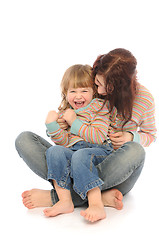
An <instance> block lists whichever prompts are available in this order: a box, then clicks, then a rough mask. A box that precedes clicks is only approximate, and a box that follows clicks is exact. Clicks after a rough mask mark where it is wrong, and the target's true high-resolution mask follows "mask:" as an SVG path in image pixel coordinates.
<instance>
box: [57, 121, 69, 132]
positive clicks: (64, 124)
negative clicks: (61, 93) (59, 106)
mask: <svg viewBox="0 0 159 240" xmlns="http://www.w3.org/2000/svg"><path fill="white" fill-rule="evenodd" d="M57 122H58V124H59V125H60V128H62V129H63V130H67V129H68V126H69V125H68V123H67V122H66V121H65V119H63V118H58V119H57Z"/></svg>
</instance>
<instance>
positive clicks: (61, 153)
mask: <svg viewBox="0 0 159 240" xmlns="http://www.w3.org/2000/svg"><path fill="white" fill-rule="evenodd" d="M112 152H113V148H112V146H111V144H109V143H106V144H104V145H98V144H91V143H88V142H85V141H80V142H78V143H76V144H75V145H73V146H72V147H71V148H66V147H63V146H52V147H50V148H49V149H48V150H47V151H46V160H47V166H48V180H55V181H56V183H57V184H58V185H59V186H60V187H62V188H65V189H68V190H70V189H71V185H72V184H73V189H74V191H75V192H76V193H77V194H78V195H79V196H80V197H81V198H82V199H83V200H84V199H85V198H86V197H87V192H88V191H89V190H91V189H93V188H95V187H101V186H102V185H103V184H104V182H103V180H102V179H100V178H99V176H98V170H97V168H96V166H97V165H98V164H100V163H102V161H104V159H105V157H106V156H108V155H109V154H111V153H112ZM71 180H73V181H71ZM51 182H52V181H51Z"/></svg>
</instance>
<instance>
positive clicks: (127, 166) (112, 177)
mask: <svg viewBox="0 0 159 240" xmlns="http://www.w3.org/2000/svg"><path fill="white" fill-rule="evenodd" d="M15 146H16V149H17V151H18V153H19V156H20V157H21V158H22V159H23V160H24V162H25V163H26V164H27V165H28V167H29V168H30V169H31V170H32V171H33V172H34V173H36V174H37V175H38V176H40V177H41V178H43V179H45V180H47V174H48V168H47V163H46V156H45V153H46V150H47V149H48V148H50V147H51V146H52V145H51V144H50V143H49V142H47V141H46V140H45V139H43V138H42V137H40V136H38V135H37V134H35V133H32V132H22V133H21V134H20V135H19V136H18V137H17V139H16V141H15ZM144 161H145V151H144V148H143V147H142V146H141V145H140V144H138V143H135V142H127V143H125V144H124V145H123V146H121V147H120V148H119V149H117V150H116V151H113V152H112V153H111V154H110V155H108V156H106V157H105V159H104V161H102V162H101V163H99V164H98V165H97V166H96V167H97V170H98V176H99V178H100V179H102V180H103V182H104V184H103V185H102V191H105V190H108V189H111V188H116V189H118V190H119V191H120V192H121V193H122V194H123V195H125V194H127V193H128V192H129V191H130V190H131V189H132V188H133V187H134V185H135V183H136V181H137V179H138V177H139V176H140V173H141V171H142V168H143V166H144ZM71 195H72V200H73V203H74V205H75V207H76V206H82V205H83V204H84V203H85V202H87V199H85V200H82V199H81V197H80V196H79V195H78V194H77V193H76V192H75V191H74V190H73V186H72V185H71ZM51 198H52V203H53V204H55V203H56V202H57V201H58V196H57V194H56V191H55V190H54V189H52V190H51Z"/></svg>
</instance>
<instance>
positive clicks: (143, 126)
mask: <svg viewBox="0 0 159 240" xmlns="http://www.w3.org/2000/svg"><path fill="white" fill-rule="evenodd" d="M156 132H157V129H156V126H155V104H154V102H153V103H152V104H151V105H150V106H149V108H148V109H147V110H146V111H145V112H144V114H143V116H142V119H141V123H140V126H139V130H138V131H137V132H132V134H133V135H134V139H133V141H134V142H138V143H140V144H141V145H142V146H143V147H148V146H149V145H150V144H151V143H152V142H154V141H155V140H156Z"/></svg>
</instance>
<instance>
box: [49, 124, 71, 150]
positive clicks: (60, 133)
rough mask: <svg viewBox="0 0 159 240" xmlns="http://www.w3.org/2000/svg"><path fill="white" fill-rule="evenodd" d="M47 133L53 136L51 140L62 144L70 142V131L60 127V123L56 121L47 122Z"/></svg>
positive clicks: (65, 144)
mask: <svg viewBox="0 0 159 240" xmlns="http://www.w3.org/2000/svg"><path fill="white" fill-rule="evenodd" d="M46 128H47V135H48V136H50V137H51V140H52V141H53V142H54V143H55V144H57V145H61V146H67V145H68V142H69V134H68V131H65V130H63V129H62V128H60V125H59V124H58V123H57V122H56V121H55V122H52V123H49V124H46Z"/></svg>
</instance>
